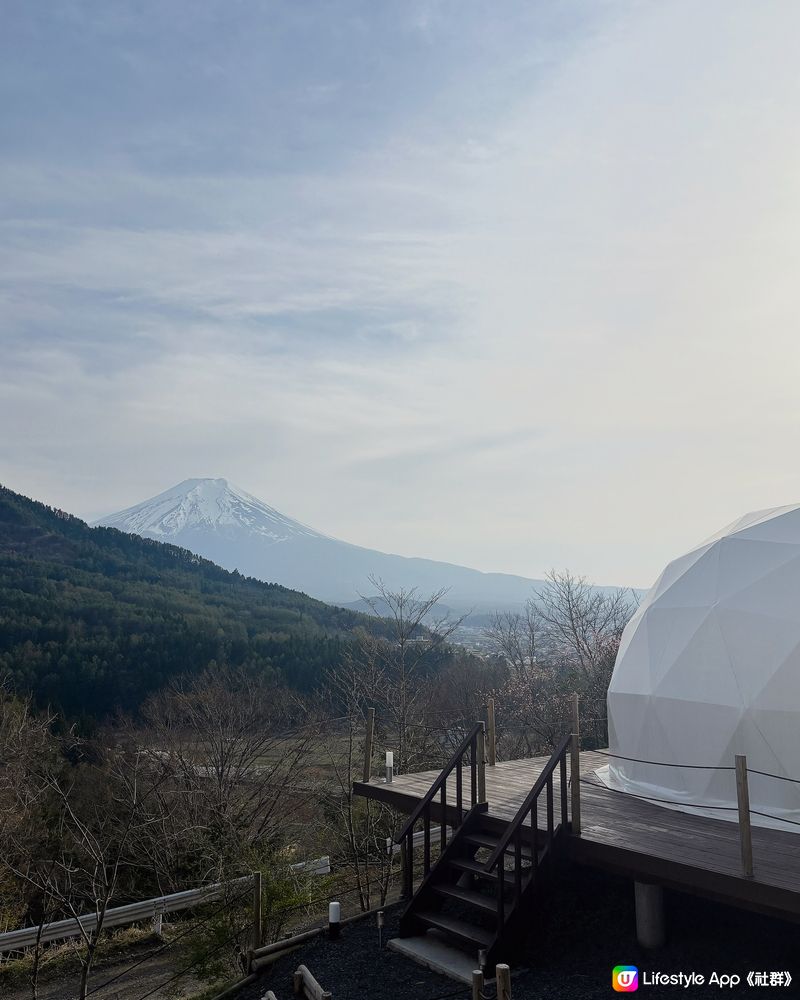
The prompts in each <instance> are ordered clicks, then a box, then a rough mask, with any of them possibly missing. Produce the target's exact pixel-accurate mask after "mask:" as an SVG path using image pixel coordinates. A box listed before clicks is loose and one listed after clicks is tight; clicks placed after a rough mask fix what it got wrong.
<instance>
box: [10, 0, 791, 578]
mask: <svg viewBox="0 0 800 1000" xmlns="http://www.w3.org/2000/svg"><path fill="white" fill-rule="evenodd" d="M0 18H1V19H2V23H3V28H2V31H1V32H0V352H1V353H0V482H2V483H3V484H5V485H7V486H9V487H10V488H12V489H14V490H17V491H19V492H21V493H24V494H26V495H29V496H33V497H35V498H37V499H40V500H43V501H45V502H47V503H51V504H54V505H56V506H59V507H62V508H64V509H66V510H69V511H71V512H73V513H76V514H78V515H80V516H82V517H85V518H87V519H92V518H96V517H100V516H102V515H104V514H107V513H110V512H112V511H115V510H118V509H121V508H123V507H127V506H131V505H132V504H135V503H137V502H139V501H140V500H144V499H145V498H147V497H149V496H152V495H153V494H155V493H158V492H160V491H162V490H164V489H166V488H168V487H169V486H171V485H173V484H175V483H177V482H178V481H180V480H182V479H186V478H191V477H202V476H214V477H225V478H228V479H230V480H231V481H232V482H234V483H236V484H237V485H239V486H241V487H242V488H244V489H245V490H247V491H249V492H250V493H253V494H255V495H256V496H258V497H260V498H261V499H263V500H265V501H266V502H267V503H269V504H271V505H273V506H275V507H277V508H278V509H280V510H283V511H284V512H286V513H287V514H289V515H291V516H292V517H295V518H297V519H299V520H301V521H304V522H306V523H308V524H310V525H312V526H313V527H315V528H317V529H318V530H320V531H323V532H325V533H327V534H330V535H334V536H336V537H339V538H343V539H345V540H347V541H351V542H356V543H358V544H361V545H366V546H369V547H372V548H378V549H381V550H383V551H390V552H398V553H401V554H404V555H422V556H427V557H430V558H435V559H445V560H448V561H451V562H456V563H461V564H464V565H469V566H475V567H477V568H479V569H484V570H498V571H507V572H514V573H520V574H523V575H528V576H535V577H540V576H541V575H542V574H543V572H545V571H546V570H547V569H549V568H551V567H556V568H568V569H570V570H571V571H573V572H576V573H580V574H583V575H586V576H587V577H588V578H589V579H591V580H593V581H595V582H598V583H603V584H618V585H630V586H648V585H649V584H650V583H652V581H653V580H654V579H655V577H656V576H657V574H658V573H659V572H660V570H661V568H662V566H663V565H664V564H665V563H666V562H667V561H669V560H670V559H672V558H674V557H675V556H677V555H679V554H680V553H681V552H682V551H685V550H686V549H687V548H689V547H690V546H692V545H694V544H695V543H696V542H698V541H699V540H701V539H702V538H704V537H705V536H707V535H709V534H711V533H712V532H713V531H714V530H716V529H717V528H719V527H721V526H722V525H723V524H725V523H727V522H729V521H731V520H733V519H734V518H735V517H737V516H739V515H740V514H742V513H744V512H745V511H748V510H752V509H757V508H762V507H770V506H775V505H779V504H785V503H791V502H795V501H800V463H798V462H797V454H798V445H800V391H798V382H799V381H800V330H799V329H798V326H799V325H800V309H799V308H798V306H799V305H800V302H799V301H798V299H800V280H798V272H799V271H800V129H798V127H797V123H798V121H800V74H798V73H797V68H796V67H797V61H798V42H797V39H798V38H799V37H800V5H798V4H795V3H793V2H791V0H779V2H776V0H759V2H758V3H753V2H752V0H744V2H741V0H702V2H699V3H698V2H697V0H689V2H682V0H656V2H653V3H650V2H645V0H640V2H637V0H630V2H613V0H583V2H571V0H549V2H546V3H545V2H532V0H525V2H516V0H504V2H503V3H502V4H497V3H492V2H489V0H484V2H478V0H402V2H390V0H386V2H384V3H375V0H364V2H361V0H326V2H324V3H323V2H316V0H303V2H302V3H301V2H297V0H285V2H278V0H276V2H272V0H260V2H255V0H204V2H203V3H196V2H194V0H168V2H164V0H155V2H152V0H136V2H134V0H96V2H95V0H54V2H53V3H47V4H45V3H31V2H30V0H0Z"/></svg>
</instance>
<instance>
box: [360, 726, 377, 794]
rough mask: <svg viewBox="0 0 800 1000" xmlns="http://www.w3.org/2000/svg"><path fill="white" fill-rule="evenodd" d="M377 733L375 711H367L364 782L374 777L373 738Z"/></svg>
mask: <svg viewBox="0 0 800 1000" xmlns="http://www.w3.org/2000/svg"><path fill="white" fill-rule="evenodd" d="M374 733H375V709H374V708H368V709H367V735H366V739H365V740H364V778H363V780H364V782H365V784H366V783H367V782H369V779H370V778H371V777H372V738H373V735H374Z"/></svg>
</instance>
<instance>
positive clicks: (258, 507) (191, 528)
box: [95, 479, 543, 612]
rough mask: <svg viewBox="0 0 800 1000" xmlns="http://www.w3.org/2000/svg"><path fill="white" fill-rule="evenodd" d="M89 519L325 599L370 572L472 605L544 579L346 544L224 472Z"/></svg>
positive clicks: (505, 597) (334, 598)
mask: <svg viewBox="0 0 800 1000" xmlns="http://www.w3.org/2000/svg"><path fill="white" fill-rule="evenodd" d="M95 525H96V526H105V527H110V528H118V529H119V530H120V531H126V532H129V533H131V534H136V535H142V536H143V537H145V538H153V539H155V540H156V541H159V542H170V543H172V544H174V545H180V546H182V547H183V548H186V549H189V551H191V552H195V553H196V554H197V555H200V556H204V557H205V558H206V559H211V560H212V561H213V562H215V563H217V564H218V565H220V566H223V567H224V568H225V569H229V570H234V569H236V570H238V571H239V572H240V573H243V574H244V575H245V576H253V577H256V578H257V579H259V580H265V581H267V582H268V583H280V584H283V585H284V586H285V587H291V588H292V589H294V590H301V591H304V592H305V593H306V594H310V595H311V596H312V597H317V598H319V599H320V600H323V601H327V602H328V603H330V604H339V605H354V604H355V603H356V602H358V600H359V595H361V594H364V595H369V594H371V593H372V591H373V590H374V588H373V587H372V586H371V585H370V582H369V578H370V576H374V577H379V578H380V579H381V580H383V582H384V583H385V584H386V585H387V586H388V587H389V589H390V590H398V589H400V588H401V587H402V588H411V587H417V588H418V590H419V592H420V593H421V594H423V595H427V594H429V593H433V592H434V591H437V590H439V589H440V588H442V587H448V588H449V591H448V593H447V596H446V597H445V599H444V600H445V602H446V604H447V606H448V607H450V608H453V609H455V610H457V611H465V610H468V609H474V610H475V611H477V612H486V611H494V610H497V609H510V608H518V607H521V606H522V605H523V604H524V602H525V601H526V600H527V599H528V598H529V597H530V596H531V594H532V593H533V591H534V590H535V589H538V588H539V587H541V586H542V583H543V581H541V580H534V579H528V578H526V577H522V576H512V575H510V574H506V573H482V572H481V571H479V570H476V569H468V568H467V567H465V566H456V565H452V564H450V563H444V562H437V561H434V560H432V559H416V558H407V557H405V556H398V555H390V554H388V553H385V552H377V551H375V550H374V549H367V548H362V547H361V546H359V545H351V544H350V543H349V542H343V541H340V540H339V539H337V538H330V537H329V536H327V535H323V534H321V533H320V532H318V531H315V530H314V529H313V528H309V527H308V526H307V525H305V524H301V523H300V522H299V521H295V520H294V518H291V517H288V516H287V515H286V514H282V513H281V512H280V511H278V510H275V508H274V507H270V506H269V505H268V504H266V503H264V502H263V501H261V500H259V499H258V498H257V497H254V496H252V495H251V494H250V493H247V492H245V491H244V490H242V489H239V487H237V486H234V485H233V484H232V483H229V482H228V481H227V480H226V479H187V480H185V481H184V482H182V483H178V485H177V486H173V487H172V489H169V490H166V491H165V492H164V493H159V494H158V496H155V497H152V498H151V499H150V500H145V501H144V502H143V503H139V504H136V506H135V507H129V508H128V509H127V510H122V511H120V512H119V513H117V514H111V515H109V516H108V517H104V518H101V519H100V520H99V521H96V522H95Z"/></svg>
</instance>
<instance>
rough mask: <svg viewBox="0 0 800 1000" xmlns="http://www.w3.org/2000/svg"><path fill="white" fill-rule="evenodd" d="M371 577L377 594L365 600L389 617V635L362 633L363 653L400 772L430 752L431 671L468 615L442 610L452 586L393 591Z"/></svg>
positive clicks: (412, 766)
mask: <svg viewBox="0 0 800 1000" xmlns="http://www.w3.org/2000/svg"><path fill="white" fill-rule="evenodd" d="M370 582H371V583H372V585H373V587H374V588H375V591H376V593H375V595H374V596H372V597H369V598H363V600H365V601H366V602H367V604H368V605H369V606H370V608H371V609H372V611H373V613H374V614H375V615H376V617H377V616H382V617H383V618H384V619H385V621H386V622H388V635H381V634H379V633H378V632H377V631H376V632H373V633H371V634H368V635H366V636H364V637H362V642H364V645H363V647H362V656H363V658H364V660H365V661H366V662H367V663H369V664H370V665H369V667H368V674H369V676H370V677H371V678H373V681H372V683H373V685H374V688H375V699H376V702H377V705H378V706H379V708H380V716H381V718H382V720H383V722H384V724H385V726H386V727H387V728H389V729H390V730H391V732H392V736H393V738H394V741H395V765H396V767H397V769H398V771H406V770H411V769H413V768H414V767H415V766H417V765H419V764H420V763H422V762H423V761H424V759H425V755H426V753H428V752H429V751H430V740H426V738H425V737H426V735H427V730H429V729H430V728H432V727H431V726H429V725H426V722H430V721H431V718H430V717H431V715H432V712H431V710H430V706H429V705H428V704H426V695H427V692H428V690H429V687H428V685H427V683H426V681H427V679H428V678H427V674H428V672H429V669H432V667H433V665H434V663H435V662H436V659H437V654H439V655H440V658H441V654H443V653H444V651H445V650H446V647H447V641H448V639H450V637H451V636H452V635H453V633H454V632H455V630H456V629H457V628H458V627H459V625H460V624H461V623H462V622H463V620H464V617H465V616H461V617H459V618H450V617H449V615H447V614H441V613H440V612H439V610H438V609H439V606H440V604H441V601H442V599H443V598H444V597H445V596H446V595H447V588H442V589H440V590H437V591H435V592H434V593H432V594H429V595H428V596H427V597H421V596H420V595H419V593H418V591H417V589H416V588H411V589H410V590H405V589H402V588H401V589H400V590H396V591H393V590H390V589H389V587H388V586H387V585H386V584H385V583H384V582H383V580H381V579H379V578H378V577H370Z"/></svg>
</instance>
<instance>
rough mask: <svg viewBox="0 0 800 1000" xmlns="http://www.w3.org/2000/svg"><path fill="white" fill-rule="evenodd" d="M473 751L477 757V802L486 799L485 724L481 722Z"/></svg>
mask: <svg viewBox="0 0 800 1000" xmlns="http://www.w3.org/2000/svg"><path fill="white" fill-rule="evenodd" d="M475 752H476V754H477V757H478V798H477V801H478V802H485V801H486V724H485V723H483V722H482V723H481V728H480V729H479V730H478V739H477V742H476V747H475Z"/></svg>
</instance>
